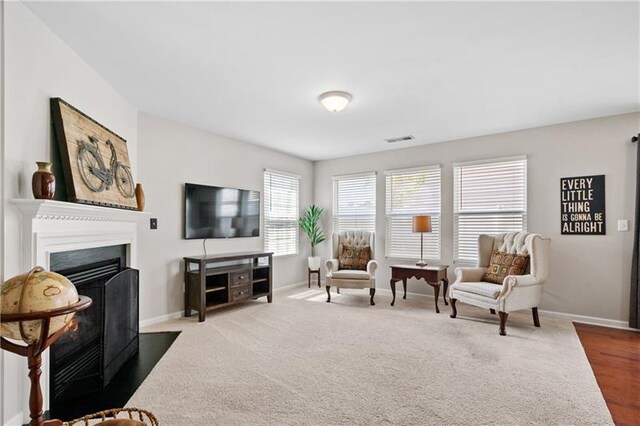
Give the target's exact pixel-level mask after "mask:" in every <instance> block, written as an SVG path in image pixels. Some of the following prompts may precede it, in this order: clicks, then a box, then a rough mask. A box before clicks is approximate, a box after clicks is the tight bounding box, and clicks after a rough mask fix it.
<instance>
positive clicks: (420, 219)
mask: <svg viewBox="0 0 640 426" xmlns="http://www.w3.org/2000/svg"><path fill="white" fill-rule="evenodd" d="M413 232H431V216H414V217H413Z"/></svg>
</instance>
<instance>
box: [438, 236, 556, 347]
mask: <svg viewBox="0 0 640 426" xmlns="http://www.w3.org/2000/svg"><path fill="white" fill-rule="evenodd" d="M550 243H551V240H550V239H548V238H544V237H542V236H540V235H538V234H529V233H526V232H518V233H515V232H511V233H506V234H499V235H480V236H479V237H478V264H477V267H475V268H456V270H455V273H456V280H455V282H454V283H453V284H452V285H451V287H449V301H450V302H451V310H452V313H451V315H450V316H451V318H455V317H456V315H457V310H456V301H458V300H459V301H461V302H464V303H468V304H470V305H474V306H479V307H481V308H485V309H489V310H490V311H491V313H492V314H495V313H496V311H498V314H499V316H500V335H502V336H504V335H506V334H507V333H506V330H505V327H506V323H507V317H508V316H509V313H510V312H513V311H518V310H522V309H531V311H532V314H533V324H534V325H535V326H536V327H540V319H539V318H538V305H539V304H540V297H541V296H542V286H543V284H544V282H545V281H546V280H547V277H548V275H549V246H550ZM494 251H501V252H506V253H513V254H519V255H526V254H528V255H529V266H528V267H527V270H526V271H525V274H524V275H508V276H507V277H506V278H505V279H504V281H503V283H502V284H501V285H500V284H493V283H488V282H484V281H482V276H483V275H484V273H485V272H486V271H487V269H488V267H489V261H490V259H491V253H492V252H494Z"/></svg>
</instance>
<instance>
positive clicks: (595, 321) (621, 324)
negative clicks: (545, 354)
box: [8, 281, 639, 426]
mask: <svg viewBox="0 0 640 426" xmlns="http://www.w3.org/2000/svg"><path fill="white" fill-rule="evenodd" d="M305 285H307V282H306V281H300V282H297V283H293V284H288V285H284V286H282V287H275V288H274V289H273V292H274V293H281V292H284V291H287V290H292V289H294V288H298V287H304V286H305ZM316 288H317V287H316ZM376 292H377V293H378V294H380V293H383V294H385V295H388V296H391V289H387V288H378V289H376ZM401 294H402V290H400V291H396V295H397V296H398V295H401ZM407 295H411V297H418V298H425V299H431V300H433V295H432V294H423V293H413V292H407ZM440 298H442V295H440ZM538 312H539V314H540V315H541V316H543V317H549V318H559V319H564V320H569V321H573V322H580V323H583V324H592V325H599V326H602V327H609V328H618V329H621V330H631V331H639V330H637V329H635V328H630V327H629V326H628V323H627V322H625V321H619V320H612V319H608V318H599V317H590V316H587V315H577V314H567V313H564V312H555V311H545V310H539V311H538ZM182 316H183V311H178V312H173V313H170V314H165V315H160V316H157V317H153V318H148V319H146V320H142V321H140V328H143V327H148V326H150V325H154V324H158V323H161V322H165V321H170V320H172V319H176V318H181V317H182ZM14 418H15V417H14ZM14 418H12V419H11V420H13V419H14ZM18 424H21V423H18ZM8 425H9V426H12V425H13V423H11V424H8Z"/></svg>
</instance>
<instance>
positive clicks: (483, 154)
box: [315, 114, 640, 321]
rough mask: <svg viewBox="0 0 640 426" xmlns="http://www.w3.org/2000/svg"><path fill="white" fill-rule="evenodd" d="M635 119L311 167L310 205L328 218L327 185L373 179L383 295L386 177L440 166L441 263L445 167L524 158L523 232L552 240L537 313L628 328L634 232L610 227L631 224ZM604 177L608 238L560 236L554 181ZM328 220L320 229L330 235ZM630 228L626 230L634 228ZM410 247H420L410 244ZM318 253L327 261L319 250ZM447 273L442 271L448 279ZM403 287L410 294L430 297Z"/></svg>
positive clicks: (446, 230)
mask: <svg viewBox="0 0 640 426" xmlns="http://www.w3.org/2000/svg"><path fill="white" fill-rule="evenodd" d="M639 127H640V114H625V115H619V116H614V117H607V118H600V119H595V120H587V121H579V122H573V123H567V124H561V125H556V126H549V127H540V128H535V129H530V130H523V131H518V132H510V133H503V134H497V135H490V136H484V137H478V138H471V139H464V140H459V141H450V142H444V143H439V144H432V145H423V146H418V147H412V148H406V149H401V150H396V151H390V152H384V153H373V154H364V155H358V156H353V157H348V158H340V159H335V160H326V161H320V162H317V163H316V171H315V203H316V204H318V205H320V206H322V207H326V208H327V209H328V210H329V212H331V209H332V190H333V189H332V182H331V177H332V176H334V175H339V174H347V173H357V172H365V171H377V172H378V185H377V189H378V191H377V193H378V197H377V218H376V231H377V236H376V244H377V250H376V251H377V252H378V253H381V255H379V256H378V257H379V260H380V261H381V267H380V269H379V272H378V276H377V279H378V284H377V286H378V287H382V288H389V278H390V273H389V268H388V266H389V264H390V262H398V260H390V259H384V258H383V255H384V252H385V242H384V233H385V232H384V231H385V216H384V214H385V194H384V190H385V188H384V173H383V172H384V170H390V169H396V168H404V167H413V166H420V165H428V164H441V165H442V263H445V264H449V265H451V266H455V265H452V259H453V169H452V164H453V163H456V162H461V161H469V160H476V159H484V158H496V157H505V156H513V155H521V154H526V155H527V157H528V191H529V199H528V229H529V231H531V232H537V233H541V234H544V235H547V236H549V237H550V238H551V240H552V242H551V276H550V278H549V280H548V282H547V284H546V286H545V290H544V295H543V298H542V304H541V306H540V308H541V309H543V310H549V311H556V312H563V313H570V314H578V315H586V316H593V317H598V318H605V319H611V320H618V321H627V319H628V318H627V317H628V311H629V280H630V271H631V250H632V243H633V235H632V232H618V231H617V230H616V225H617V219H623V218H626V219H630V220H631V222H632V219H633V216H634V215H633V209H634V200H635V170H636V169H635V167H636V166H635V162H634V158H635V157H634V152H635V150H636V147H635V146H633V145H632V144H631V143H630V138H631V136H632V135H634V134H637V133H638V128H639ZM595 174H604V175H606V218H607V235H606V236H568V235H561V234H560V190H559V186H560V178H561V177H570V176H583V175H595ZM330 216H331V215H328V216H327V217H325V229H329V230H330V229H331V217H330ZM631 222H630V224H629V228H630V229H633V223H631ZM416 238H418V237H417V236H416ZM319 252H320V253H322V254H323V255H324V256H328V254H329V247H328V245H327V244H323V247H321V248H320V251H319ZM453 269H454V268H453V267H452V268H450V270H449V275H450V279H451V280H453V278H454V275H453ZM425 287H426V286H425V285H424V284H418V283H417V282H416V281H411V282H410V284H409V291H415V292H431V290H430V289H429V290H426V289H425Z"/></svg>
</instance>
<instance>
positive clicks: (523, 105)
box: [28, 2, 640, 160]
mask: <svg viewBox="0 0 640 426" xmlns="http://www.w3.org/2000/svg"><path fill="white" fill-rule="evenodd" d="M28 7H29V8H30V9H31V10H32V11H33V12H34V13H36V14H37V15H38V16H40V18H41V19H42V20H43V21H44V22H45V24H46V25H48V26H49V27H50V28H51V29H52V30H53V31H54V32H55V33H56V34H57V35H58V36H59V37H61V38H62V39H63V40H64V41H65V42H66V43H67V44H68V45H69V46H70V47H71V48H72V49H73V50H74V51H76V52H77V53H78V55H80V56H81V57H82V58H83V59H84V60H85V61H86V62H87V63H88V64H89V65H90V66H91V67H93V68H94V69H95V70H97V71H98V72H99V73H100V74H101V75H102V76H103V77H104V78H105V79H106V80H107V81H109V82H110V83H111V84H112V85H113V86H114V87H115V88H116V89H117V90H118V91H119V92H121V93H122V94H123V95H124V96H125V97H126V98H127V99H128V100H129V101H130V102H131V103H132V104H133V105H134V106H136V107H137V108H139V109H140V110H141V111H145V112H148V113H151V114H155V115H159V116H162V117H166V118H170V119H172V120H176V121H179V122H182V123H186V124H189V125H193V126H196V127H199V128H202V129H206V130H210V131H213V132H216V133H219V134H222V135H225V136H228V137H233V138H237V139H240V140H244V141H247V142H250V143H254V144H257V145H262V146H266V147H269V148H273V149H276V150H279V151H283V152H287V153H290V154H294V155H296V156H300V157H303V158H307V159H311V160H320V159H328V158H335V157H342V156H347V155H353V154H359V153H364V152H373V151H382V150H388V149H394V148H398V147H406V146H412V145H418V144H426V143H434V142H441V141H446V140H452V139H460V138H466V137H472V136H479V135H486V134H492V133H498V132H505V131H511V130H518V129H525V128H531V127H538V126H544V125H549V124H556V123H562V122H567V121H574V120H581V119H588V118H593V117H601V116H607V115H614V114H621V113H626V112H633V111H639V110H640V93H639V91H640V87H639V75H640V69H639V62H640V52H639V50H640V41H639V27H640V22H639V3H637V2H627V3H604V2H603V3H597V2H587V3H575V2H574V3H569V2H562V3H505V2H495V3H484V2H471V3H462V2H452V3H433V2H432V3H399V2H389V3H365V2H347V3H309V2H302V3H290V2H284V3H267V2H258V3H221V2H217V3H204V2H189V3H185V2H62V3H60V2H30V3H28ZM329 90H344V91H347V92H350V93H351V94H352V95H353V101H352V103H351V104H350V105H349V106H348V107H347V108H346V109H345V110H344V111H342V112H340V113H330V112H328V111H326V110H324V109H323V108H322V106H321V105H320V103H319V102H318V99H317V98H318V95H320V94H321V93H323V92H325V91H329ZM404 135H413V136H415V140H414V141H411V142H401V143H396V144H388V143H386V142H384V141H383V139H385V138H390V137H397V136H404Z"/></svg>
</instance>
